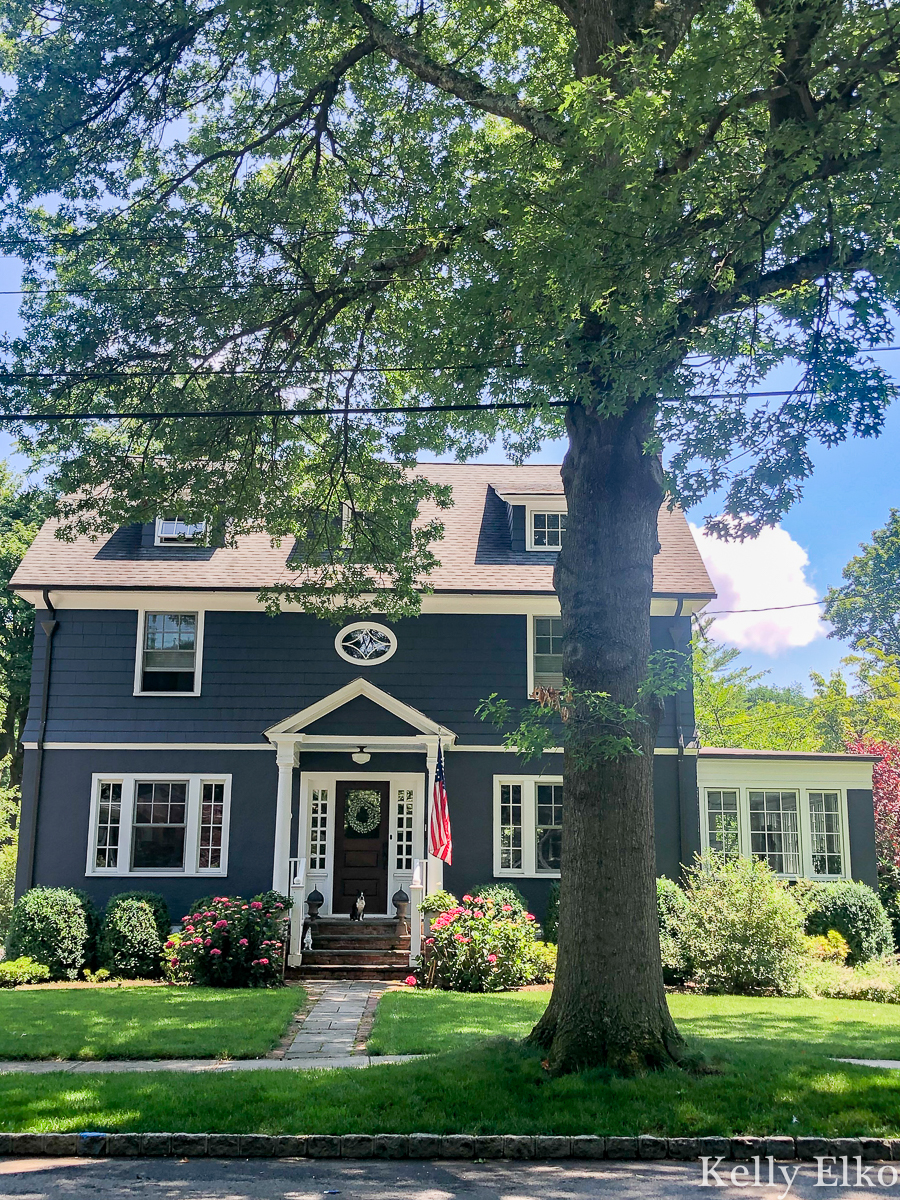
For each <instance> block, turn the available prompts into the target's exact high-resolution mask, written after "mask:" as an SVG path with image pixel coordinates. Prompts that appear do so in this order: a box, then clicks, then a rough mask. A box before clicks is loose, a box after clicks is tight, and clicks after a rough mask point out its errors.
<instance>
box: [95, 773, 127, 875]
mask: <svg viewBox="0 0 900 1200" xmlns="http://www.w3.org/2000/svg"><path fill="white" fill-rule="evenodd" d="M99 801H100V802H99V805H98V808H97V855H96V859H95V866H97V867H99V868H101V869H106V870H113V869H115V868H116V867H118V865H119V823H120V821H121V819H122V785H121V783H101V784H100V796H99Z"/></svg>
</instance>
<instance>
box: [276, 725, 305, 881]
mask: <svg viewBox="0 0 900 1200" xmlns="http://www.w3.org/2000/svg"><path fill="white" fill-rule="evenodd" d="M275 761H276V762H277V764H278V798H277V800H276V803H275V848H274V853H273V862H272V887H273V889H274V890H275V891H276V892H283V893H284V894H287V891H288V888H289V887H290V882H291V881H290V880H289V879H288V860H289V859H290V857H291V799H292V796H293V791H294V767H296V766H297V763H298V762H299V756H298V753H297V747H296V746H295V745H294V743H293V742H289V743H287V744H285V743H283V742H279V744H278V751H277V753H276V755H275Z"/></svg>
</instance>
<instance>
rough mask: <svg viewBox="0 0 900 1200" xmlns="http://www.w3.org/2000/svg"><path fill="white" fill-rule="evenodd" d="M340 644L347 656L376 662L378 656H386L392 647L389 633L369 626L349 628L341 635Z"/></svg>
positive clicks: (362, 660) (361, 660)
mask: <svg viewBox="0 0 900 1200" xmlns="http://www.w3.org/2000/svg"><path fill="white" fill-rule="evenodd" d="M340 644H341V649H342V650H343V651H344V654H346V656H347V657H348V658H354V659H358V660H359V661H360V662H377V661H378V660H379V659H380V658H386V657H387V656H388V655H389V654H390V653H391V650H392V649H393V644H392V642H391V639H390V637H389V635H388V634H387V633H385V632H384V631H383V630H381V629H375V628H372V627H370V626H365V627H362V628H358V629H351V630H349V631H348V632H347V633H345V634H344V635H343V636H342V637H341V643H340Z"/></svg>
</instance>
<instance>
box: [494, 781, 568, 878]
mask: <svg viewBox="0 0 900 1200" xmlns="http://www.w3.org/2000/svg"><path fill="white" fill-rule="evenodd" d="M562 782H563V777H562V775H495V776H494V830H493V843H494V877H495V878H497V879H559V877H560V872H559V871H539V870H538V869H537V842H536V840H535V836H534V830H535V817H536V814H537V809H536V798H537V785H538V784H539V783H556V784H560V783H562ZM507 783H511V784H519V785H520V786H521V788H522V866H521V868H515V867H501V866H500V788H501V787H502V786H503V784H507Z"/></svg>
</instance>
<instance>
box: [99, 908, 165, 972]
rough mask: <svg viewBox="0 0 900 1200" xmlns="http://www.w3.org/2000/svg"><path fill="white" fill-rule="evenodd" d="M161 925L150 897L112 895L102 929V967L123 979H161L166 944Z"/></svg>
mask: <svg viewBox="0 0 900 1200" xmlns="http://www.w3.org/2000/svg"><path fill="white" fill-rule="evenodd" d="M159 924H160V922H159V920H158V919H157V914H156V912H154V908H153V905H152V904H151V903H150V901H149V900H145V899H138V897H136V896H133V895H131V896H129V895H128V894H125V895H121V896H113V897H112V899H111V900H110V902H109V904H107V906H106V913H105V915H104V918H103V928H102V929H101V931H100V962H101V963H102V965H103V967H104V968H105V969H106V970H107V971H109V973H110V974H111V975H118V976H121V977H122V978H124V979H156V978H158V977H159V974H160V971H161V969H162V967H161V963H160V953H161V951H162V945H163V938H162V936H161V935H160V931H159ZM166 935H168V929H166Z"/></svg>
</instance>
